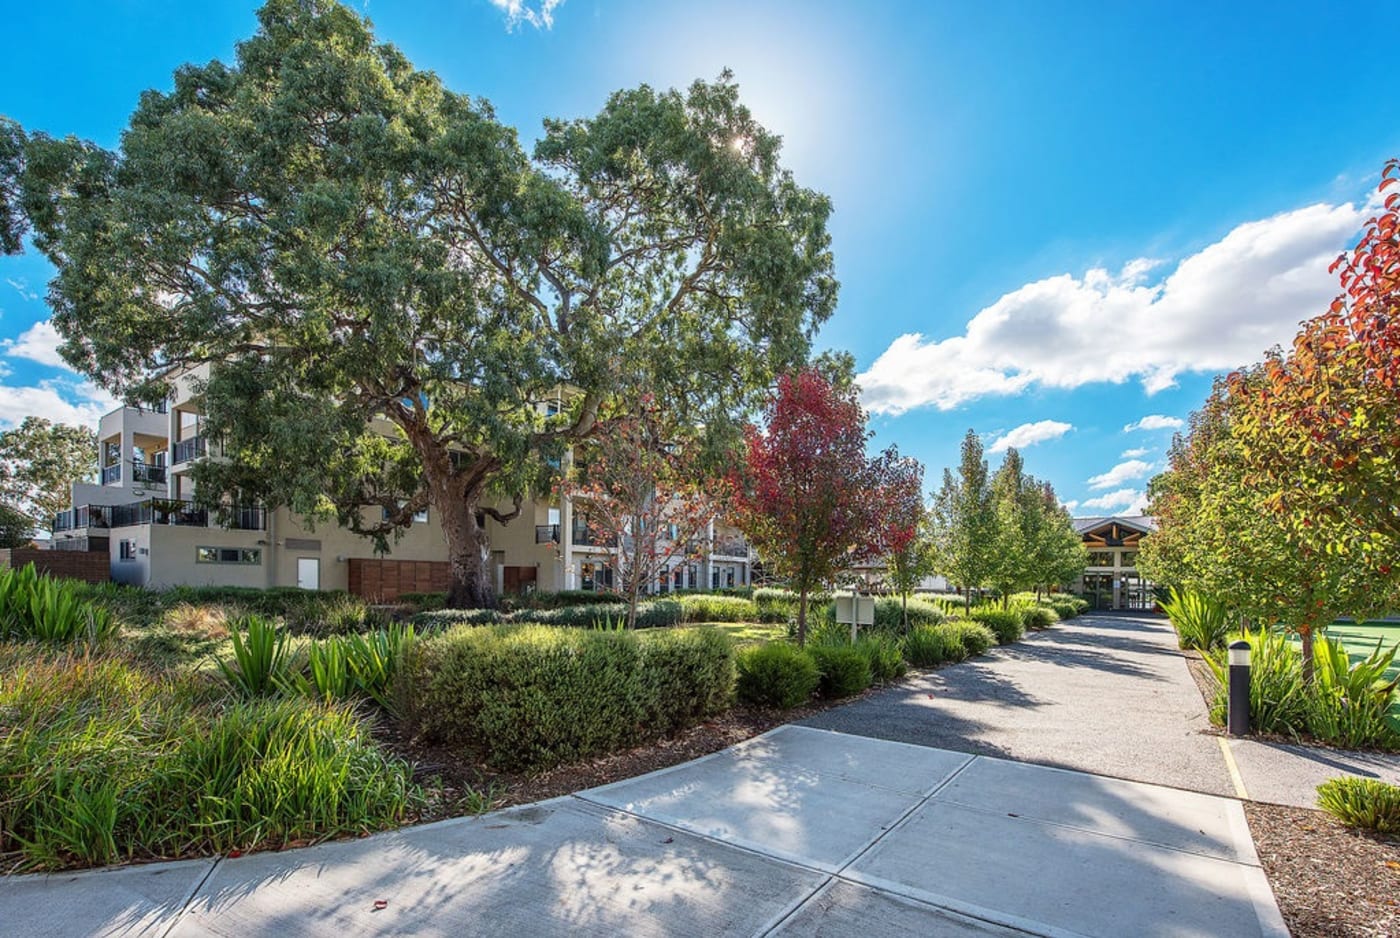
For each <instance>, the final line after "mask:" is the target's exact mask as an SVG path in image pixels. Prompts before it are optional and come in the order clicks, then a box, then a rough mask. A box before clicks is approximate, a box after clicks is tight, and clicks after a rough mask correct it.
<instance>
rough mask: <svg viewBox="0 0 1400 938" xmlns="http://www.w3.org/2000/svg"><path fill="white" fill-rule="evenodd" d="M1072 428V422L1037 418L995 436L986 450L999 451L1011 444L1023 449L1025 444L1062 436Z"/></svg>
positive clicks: (1029, 444) (1031, 444) (1030, 444)
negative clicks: (1032, 421)
mask: <svg viewBox="0 0 1400 938" xmlns="http://www.w3.org/2000/svg"><path fill="white" fill-rule="evenodd" d="M1073 429H1074V426H1073V425H1072V424H1068V423H1061V422H1060V421H1058V420H1037V421H1036V422H1035V423H1023V424H1021V425H1020V426H1019V427H1017V428H1016V429H1014V430H1010V431H1008V432H1006V433H1003V434H1002V435H1001V436H999V437H997V438H996V440H995V441H993V443H992V445H991V447H990V448H989V450H988V451H989V452H993V453H1000V452H1003V451H1005V450H1007V449H1010V448H1011V447H1013V446H1014V447H1016V448H1017V449H1024V448H1025V447H1027V446H1034V445H1035V444H1036V443H1044V442H1045V441H1046V440H1053V439H1057V438H1058V437H1062V436H1064V435H1065V434H1066V433H1068V432H1069V431H1071V430H1073Z"/></svg>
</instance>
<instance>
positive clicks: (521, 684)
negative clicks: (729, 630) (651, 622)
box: [395, 625, 734, 769]
mask: <svg viewBox="0 0 1400 938" xmlns="http://www.w3.org/2000/svg"><path fill="white" fill-rule="evenodd" d="M658 642H659V644H658ZM733 655H734V651H733V646H732V644H731V643H730V642H729V641H728V640H727V638H725V637H723V636H718V637H717V636H716V634H715V633H714V632H713V631H712V630H706V629H685V630H679V631H676V632H660V633H629V632H616V631H598V630H590V629H578V628H550V627H545V626H537V625H530V626H514V625H512V626H492V627H486V628H463V627H459V628H455V629H452V630H451V631H449V632H446V633H444V634H441V635H435V636H432V637H428V638H423V639H420V640H418V641H417V642H414V643H413V645H412V647H411V651H410V652H409V654H408V655H407V657H406V659H405V663H404V666H403V667H401V668H400V669H399V676H398V679H397V680H396V682H395V699H396V700H397V701H399V702H400V704H401V706H402V707H403V709H404V714H405V716H406V718H407V719H408V721H409V723H410V724H411V725H414V726H416V727H417V728H418V729H420V730H421V731H422V732H423V733H424V734H425V735H426V736H427V737H428V738H431V739H437V740H440V741H444V742H448V743H451V744H457V745H463V744H465V745H477V746H480V747H482V749H483V752H482V755H483V756H484V757H485V759H486V760H487V761H488V762H489V763H490V764H492V765H494V766H497V767H500V768H506V769H518V768H541V767H546V766H551V765H557V764H559V763H561V762H568V761H571V760H576V759H580V758H584V757H586V756H591V755H596V754H598V753H603V752H609V751H612V750H615V749H618V748H621V747H624V746H629V745H634V744H636V743H638V742H640V741H642V740H643V739H645V738H647V737H648V736H651V735H655V734H656V733H657V732H661V731H664V730H665V729H668V728H675V727H679V726H684V725H688V723H690V722H692V721H694V720H697V719H701V718H703V717H705V716H709V715H711V714H713V713H715V712H718V711H719V710H721V709H722V708H723V706H724V703H725V702H727V701H728V698H729V694H730V691H731V689H732V682H733V673H734V672H733ZM680 661H684V662H685V664H684V666H683V667H681V666H678V665H677V662H680ZM657 669H660V670H662V671H663V672H665V673H662V674H654V673H652V671H654V670H657Z"/></svg>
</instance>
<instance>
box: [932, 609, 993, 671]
mask: <svg viewBox="0 0 1400 938" xmlns="http://www.w3.org/2000/svg"><path fill="white" fill-rule="evenodd" d="M934 628H935V629H937V630H938V631H940V632H944V633H945V634H946V635H947V638H948V641H949V642H956V643H957V645H958V646H959V647H961V648H962V651H963V653H962V656H961V657H960V658H950V659H949V660H950V661H960V660H962V659H963V658H975V657H977V656H978V655H980V654H984V653H986V651H987V649H988V648H991V647H992V646H993V645H995V644H996V643H997V637H996V634H995V633H993V632H992V630H991V629H989V628H987V626H985V625H983V624H982V623H981V622H974V621H971V620H968V619H951V620H949V621H947V622H945V623H943V624H942V625H936V626H934Z"/></svg>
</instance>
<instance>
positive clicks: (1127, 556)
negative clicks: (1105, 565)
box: [1120, 550, 1138, 567]
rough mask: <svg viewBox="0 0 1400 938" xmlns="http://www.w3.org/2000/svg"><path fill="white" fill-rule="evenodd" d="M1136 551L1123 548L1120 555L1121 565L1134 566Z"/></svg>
mask: <svg viewBox="0 0 1400 938" xmlns="http://www.w3.org/2000/svg"><path fill="white" fill-rule="evenodd" d="M1137 555H1138V552H1137V551H1135V550H1125V551H1123V553H1122V555H1121V564H1120V565H1121V566H1124V567H1136V566H1137Z"/></svg>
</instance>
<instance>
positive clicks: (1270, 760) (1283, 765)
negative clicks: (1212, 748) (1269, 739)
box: [1225, 738, 1400, 808]
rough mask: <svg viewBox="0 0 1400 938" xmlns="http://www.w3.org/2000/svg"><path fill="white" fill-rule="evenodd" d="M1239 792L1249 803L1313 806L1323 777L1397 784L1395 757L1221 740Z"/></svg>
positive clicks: (1399, 769)
mask: <svg viewBox="0 0 1400 938" xmlns="http://www.w3.org/2000/svg"><path fill="white" fill-rule="evenodd" d="M1225 742H1226V744H1227V745H1228V746H1229V747H1230V752H1231V754H1233V755H1234V757H1235V764H1236V765H1237V766H1239V770H1240V778H1241V779H1242V780H1243V781H1244V787H1245V791H1246V792H1248V794H1249V797H1250V799H1251V800H1253V801H1268V802H1271V803H1273V804H1289V805H1295V806H1297V807H1300V808H1315V807H1317V786H1319V785H1321V784H1322V783H1323V782H1325V781H1327V780H1328V779H1329V778H1339V777H1341V776H1343V775H1356V776H1359V777H1361V778H1375V779H1380V780H1381V781H1383V782H1389V783H1391V784H1392V785H1400V754H1396V753H1385V752H1348V751H1346V750H1342V749H1323V748H1321V747H1318V746H1294V745H1289V744H1286V743H1266V742H1261V741H1259V740H1255V739H1238V738H1236V739H1227V740H1226V741H1225Z"/></svg>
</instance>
